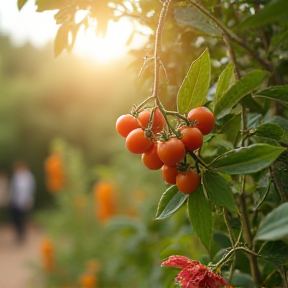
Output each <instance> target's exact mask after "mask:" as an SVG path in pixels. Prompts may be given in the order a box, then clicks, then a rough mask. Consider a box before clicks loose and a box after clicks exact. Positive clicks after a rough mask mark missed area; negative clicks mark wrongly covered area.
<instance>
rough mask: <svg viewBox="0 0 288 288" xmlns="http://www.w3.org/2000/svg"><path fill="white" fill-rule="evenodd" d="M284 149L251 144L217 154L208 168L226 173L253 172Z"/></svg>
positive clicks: (266, 164)
mask: <svg viewBox="0 0 288 288" xmlns="http://www.w3.org/2000/svg"><path fill="white" fill-rule="evenodd" d="M284 150H286V149H285V148H282V147H275V146H271V145H268V144H262V143H258V144H253V145H250V146H248V147H242V148H238V149H233V150H230V151H228V152H226V153H224V154H222V155H220V156H218V157H217V158H216V159H214V160H213V161H212V162H211V163H210V164H209V168H210V169H213V170H215V171H218V172H223V173H226V174H249V173H255V172H258V171H260V170H262V169H264V168H266V167H268V166H269V165H270V164H272V163H273V162H274V161H275V160H276V159H277V157H278V156H279V155H280V154H281V153H282V152H283V151H284Z"/></svg>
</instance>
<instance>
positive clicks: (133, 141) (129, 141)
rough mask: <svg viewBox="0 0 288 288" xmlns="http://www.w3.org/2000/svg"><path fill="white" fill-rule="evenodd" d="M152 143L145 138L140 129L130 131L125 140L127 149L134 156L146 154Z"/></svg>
mask: <svg viewBox="0 0 288 288" xmlns="http://www.w3.org/2000/svg"><path fill="white" fill-rule="evenodd" d="M152 143H153V142H152V141H151V140H150V139H148V138H146V137H145V132H144V131H143V129H142V128H137V129H134V130H133V131H131V132H130V133H129V134H128V136H127V138H126V147H127V149H128V150H129V151H130V152H131V153H134V154H142V153H144V152H146V151H147V150H148V149H149V148H150V146H151V145H152Z"/></svg>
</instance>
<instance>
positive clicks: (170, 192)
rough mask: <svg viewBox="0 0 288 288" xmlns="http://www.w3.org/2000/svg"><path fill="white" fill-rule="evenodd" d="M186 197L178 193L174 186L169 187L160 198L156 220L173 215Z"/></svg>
mask: <svg viewBox="0 0 288 288" xmlns="http://www.w3.org/2000/svg"><path fill="white" fill-rule="evenodd" d="M187 197H188V195H187V194H184V193H182V192H180V191H178V188H177V186H176V185H173V186H171V187H169V188H168V189H167V190H166V191H165V192H164V193H163V195H162V197H161V198H160V201H159V203H158V208H157V212H156V219H157V220H159V219H164V218H167V217H169V216H170V215H172V214H173V213H175V212H176V211H177V210H178V209H179V208H180V207H181V206H182V205H183V203H184V202H185V200H186V199H187Z"/></svg>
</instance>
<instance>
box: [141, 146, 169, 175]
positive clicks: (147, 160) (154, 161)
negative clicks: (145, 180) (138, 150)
mask: <svg viewBox="0 0 288 288" xmlns="http://www.w3.org/2000/svg"><path fill="white" fill-rule="evenodd" d="M157 146H158V143H157V142H154V143H153V144H152V145H151V147H150V148H149V149H148V150H147V151H146V152H145V153H143V154H142V162H143V164H144V165H145V166H146V167H147V168H148V169H150V170H158V169H160V168H161V167H162V166H163V164H164V163H163V162H162V161H161V159H160V158H159V156H158V154H157Z"/></svg>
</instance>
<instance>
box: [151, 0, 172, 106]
mask: <svg viewBox="0 0 288 288" xmlns="http://www.w3.org/2000/svg"><path fill="white" fill-rule="evenodd" d="M171 1H172V0H166V1H165V2H164V3H163V6H162V9H161V12H160V15H159V20H158V26H157V29H156V34H155V47H154V84H153V94H152V95H153V96H154V97H155V101H156V105H157V106H158V107H159V109H160V110H161V109H162V108H161V106H162V105H161V104H160V100H159V95H158V92H159V74H160V59H159V53H160V51H161V44H162V43H161V40H162V34H163V29H164V24H165V20H166V15H167V12H168V9H169V5H170V3H171Z"/></svg>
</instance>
